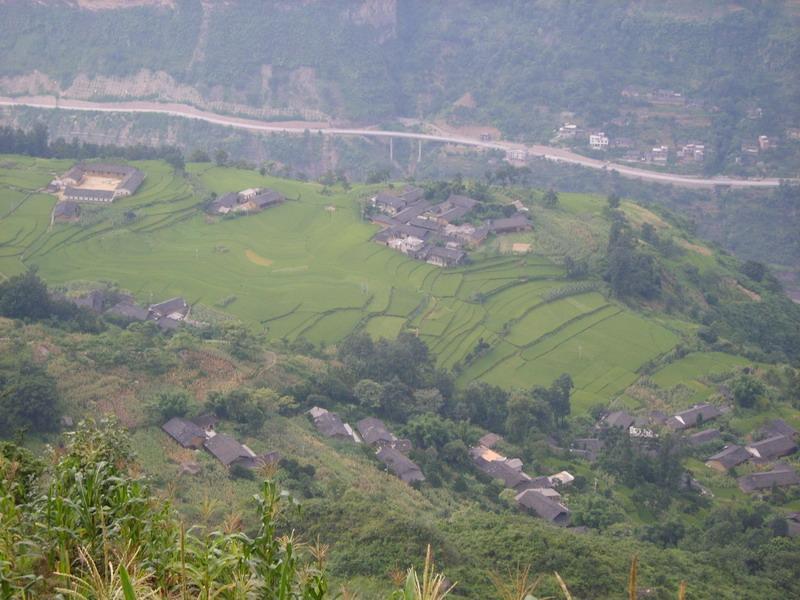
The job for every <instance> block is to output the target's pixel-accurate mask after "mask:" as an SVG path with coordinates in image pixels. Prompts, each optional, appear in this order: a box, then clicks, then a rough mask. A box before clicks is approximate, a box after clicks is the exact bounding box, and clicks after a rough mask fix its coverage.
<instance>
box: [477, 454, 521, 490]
mask: <svg viewBox="0 0 800 600" xmlns="http://www.w3.org/2000/svg"><path fill="white" fill-rule="evenodd" d="M474 462H475V465H476V466H477V467H478V468H479V469H480V470H481V471H483V472H484V473H485V474H486V475H488V476H489V477H491V478H492V479H499V480H501V481H502V482H503V485H505V487H507V488H515V487H517V486H518V485H520V484H522V483H527V482H529V481H530V479H531V478H530V477H529V476H528V475H526V474H525V473H523V472H521V471H518V470H516V469H514V468H513V467H512V466H510V465H509V464H508V463H506V462H505V461H500V460H486V459H483V458H480V457H478V458H476V459H475V460H474Z"/></svg>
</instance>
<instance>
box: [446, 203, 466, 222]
mask: <svg viewBox="0 0 800 600" xmlns="http://www.w3.org/2000/svg"><path fill="white" fill-rule="evenodd" d="M470 212H472V208H467V207H466V206H454V207H453V208H451V209H449V210H446V211H444V212H443V213H441V214H440V215H439V218H440V219H442V220H443V221H447V222H448V223H449V222H452V221H457V220H459V219H461V218H463V217H466V216H467V215H468V214H469V213H470Z"/></svg>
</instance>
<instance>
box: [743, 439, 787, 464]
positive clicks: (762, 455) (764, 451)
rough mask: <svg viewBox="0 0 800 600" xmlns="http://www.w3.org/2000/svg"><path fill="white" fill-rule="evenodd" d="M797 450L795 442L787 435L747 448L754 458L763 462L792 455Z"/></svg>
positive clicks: (756, 443)
mask: <svg viewBox="0 0 800 600" xmlns="http://www.w3.org/2000/svg"><path fill="white" fill-rule="evenodd" d="M796 450H797V444H795V443H794V440H793V439H792V438H790V437H786V436H785V435H773V436H772V437H768V438H767V439H765V440H761V441H760V442H755V443H753V444H749V445H748V446H747V451H748V452H749V453H750V454H752V455H753V457H755V458H758V459H762V460H771V459H773V458H780V457H781V456H786V455H787V454H792V453H793V452H795V451H796Z"/></svg>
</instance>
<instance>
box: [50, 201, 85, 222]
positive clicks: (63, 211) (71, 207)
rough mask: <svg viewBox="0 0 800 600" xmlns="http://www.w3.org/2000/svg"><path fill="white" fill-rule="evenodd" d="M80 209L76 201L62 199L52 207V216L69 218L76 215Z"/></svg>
mask: <svg viewBox="0 0 800 600" xmlns="http://www.w3.org/2000/svg"><path fill="white" fill-rule="evenodd" d="M80 210H81V209H80V205H79V204H78V203H77V202H72V201H71V200H64V201H63V202H59V203H58V204H56V207H55V208H54V209H53V216H55V217H56V218H58V217H63V218H65V219H71V218H73V217H77V216H78V213H80Z"/></svg>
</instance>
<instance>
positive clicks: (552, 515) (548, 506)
mask: <svg viewBox="0 0 800 600" xmlns="http://www.w3.org/2000/svg"><path fill="white" fill-rule="evenodd" d="M515 499H516V501H517V504H518V505H519V506H521V507H523V508H525V509H527V510H529V511H531V512H534V513H536V515H537V516H539V517H540V518H542V519H545V520H546V521H550V522H551V523H558V524H560V525H564V524H566V523H567V521H569V509H568V508H567V507H566V506H564V505H563V504H561V503H559V502H556V501H555V500H551V499H550V498H547V497H545V496H543V495H542V494H541V493H539V492H537V491H535V490H525V491H523V492H520V493H519V494H517V495H516V497H515Z"/></svg>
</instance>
